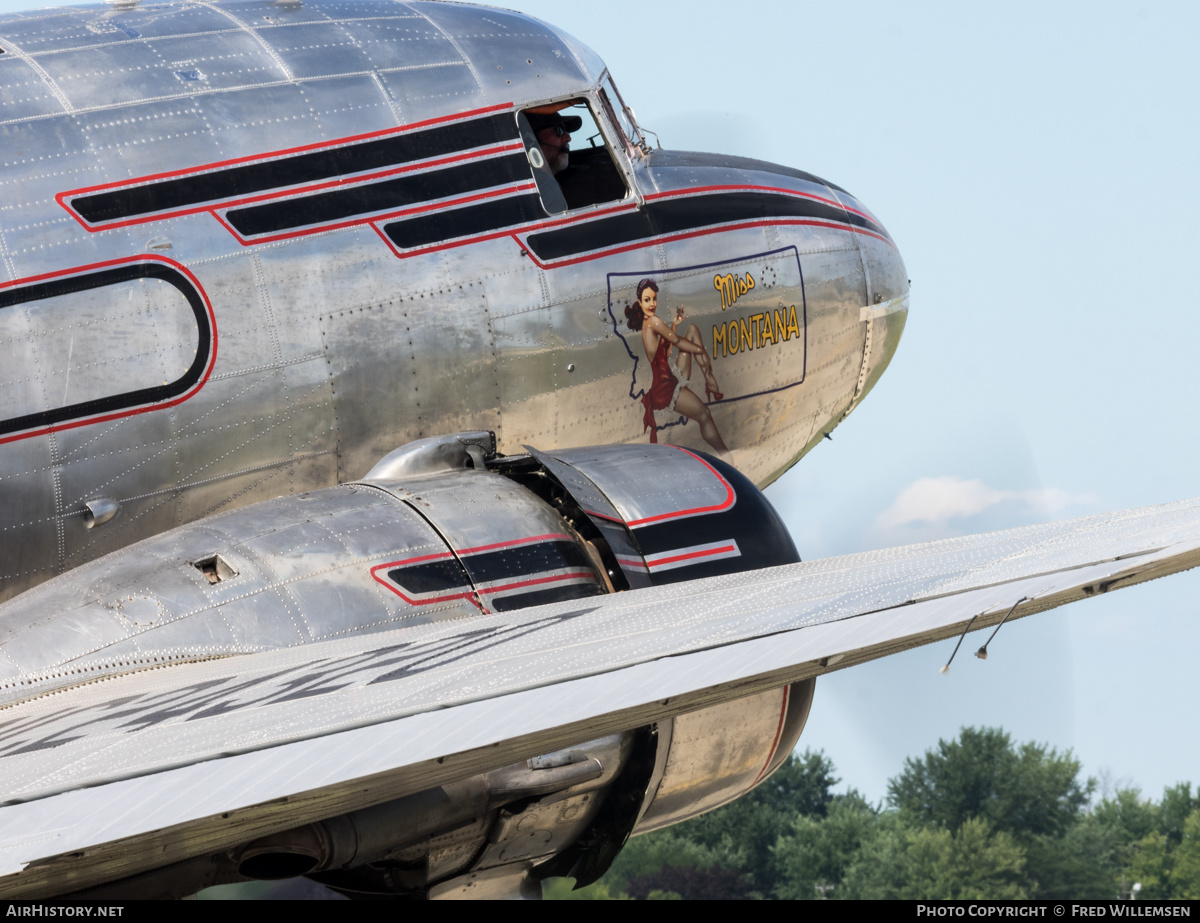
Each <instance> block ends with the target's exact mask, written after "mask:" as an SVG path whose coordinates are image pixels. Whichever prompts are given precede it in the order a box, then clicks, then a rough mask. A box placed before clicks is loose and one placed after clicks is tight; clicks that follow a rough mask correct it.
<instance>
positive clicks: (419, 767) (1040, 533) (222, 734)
mask: <svg viewBox="0 0 1200 923" xmlns="http://www.w3.org/2000/svg"><path fill="white" fill-rule="evenodd" d="M1081 562H1082V563H1081ZM1198 562H1200V501H1188V502H1185V503H1179V504H1173V505H1170V506H1166V507H1157V508H1149V509H1143V510H1131V511H1127V512H1124V513H1119V514H1111V515H1108V516H1099V517H1090V518H1087V519H1082V520H1076V521H1073V522H1067V523H1054V524H1050V525H1046V526H1036V527H1031V528H1026V529H1017V530H1012V531H1010V532H1005V533H995V534H992V535H984V536H973V537H970V538H965V539H952V540H949V541H943V542H935V543H930V544H927V545H917V546H910V547H908V548H901V549H892V550H889V551H884V552H869V553H865V554H860V555H851V556H847V557H844V558H837V559H830V560H827V561H818V562H811V563H806V564H796V565H789V566H786V567H780V568H775V569H772V570H768V571H758V572H750V573H745V574H739V575H734V576H728V577H718V578H713V579H710V580H705V581H697V582H695V583H690V584H683V585H677V586H672V587H657V588H651V589H647V590H641V591H636V592H630V593H625V594H620V595H618V596H613V597H606V598H603V599H597V600H586V601H575V602H573V603H562V604H556V605H552V606H546V607H543V608H540V609H532V610H526V611H523V612H519V613H508V614H506V615H504V616H503V617H481V618H476V619H471V620H469V621H467V622H460V623H456V624H444V623H443V624H441V625H426V626H417V627H415V628H413V629H410V630H406V631H397V632H390V633H387V634H380V635H376V636H374V637H373V638H371V639H362V640H359V639H354V640H350V641H336V642H326V643H323V644H316V645H310V646H307V647H304V648H300V649H292V650H285V651H277V652H273V653H269V654H255V655H246V656H244V657H239V658H231V659H228V660H224V661H218V662H212V663H206V664H194V665H190V666H186V667H179V668H174V669H172V670H169V671H157V672H154V673H147V674H143V675H140V676H126V677H122V678H118V679H114V680H110V681H107V682H104V683H95V684H92V685H90V686H87V687H82V688H78V689H74V690H66V691H63V692H61V693H56V694H52V695H48V696H44V697H42V698H40V699H38V700H34V701H31V702H27V703H25V704H22V705H19V706H16V707H14V708H11V709H8V710H7V713H6V722H5V726H4V729H3V731H2V732H0V749H2V750H3V753H2V754H0V767H3V771H2V772H0V778H2V779H3V780H4V785H5V788H6V791H5V793H4V795H3V796H2V797H3V798H4V800H6V801H10V802H11V801H14V800H18V799H25V800H26V803H24V804H10V805H8V806H6V807H4V808H2V809H0V843H4V844H6V845H5V846H4V847H2V848H0V876H3V877H0V891H3V892H5V893H10V894H30V895H32V894H39V893H46V892H47V889H50V888H52V887H53V888H57V889H58V890H60V891H61V890H62V888H63V885H62V882H63V881H64V880H70V881H73V882H77V883H79V884H77V885H76V886H82V883H86V882H88V881H98V880H102V878H104V877H112V876H113V874H114V872H115V873H119V874H128V873H129V872H130V871H133V870H136V869H137V868H141V867H147V864H148V863H150V864H154V865H160V864H162V862H163V861H174V859H178V858H183V857H185V856H187V855H197V854H200V853H202V852H204V851H207V850H211V849H213V848H221V847H222V845H232V843H234V842H241V841H244V840H245V839H246V838H247V837H248V836H250V835H254V834H256V833H259V832H262V833H265V832H268V831H270V830H273V829H281V828H283V827H285V826H286V827H291V826H295V825H297V824H299V823H304V822H306V821H307V820H310V819H313V818H316V817H319V816H328V815H330V814H332V813H336V812H337V811H339V810H342V809H344V808H345V807H346V806H347V805H353V806H357V805H359V804H367V803H376V802H379V801H383V800H386V799H388V798H392V797H398V796H399V795H402V794H405V793H408V792H413V791H418V790H420V789H422V788H423V787H427V786H428V785H430V784H437V783H439V782H442V781H446V780H448V779H452V778H461V777H465V776H467V775H469V774H471V773H472V772H475V771H480V770H482V769H487V768H490V767H494V766H495V765H501V764H503V763H504V762H506V761H512V760H516V759H521V758H524V757H528V756H530V755H533V754H536V753H538V752H545V751H546V750H549V749H553V748H554V747H558V746H563V745H566V744H569V743H571V742H573V741H576V740H580V739H587V738H590V737H595V736H598V735H600V734H605V733H612V732H616V731H619V730H622V729H625V728H629V727H634V726H638V725H640V724H645V723H647V722H651V721H655V720H659V719H662V718H666V717H668V716H670V715H673V714H677V713H679V712H684V711H688V710H693V709H696V708H700V707H705V706H707V705H712V704H716V703H719V702H722V701H728V700H730V699H733V698H738V697H743V696H746V695H749V694H753V693H755V692H758V691H763V690H766V689H769V688H771V687H773V686H778V685H782V684H784V683H790V682H796V681H798V680H801V679H804V678H806V677H809V676H813V675H817V674H819V673H823V672H828V671H829V670H830V669H840V668H842V667H844V666H848V665H851V664H854V663H858V662H860V661H864V660H868V659H872V658H875V657H880V656H884V655H886V654H888V653H892V652H894V651H897V650H901V649H904V648H908V647H913V646H916V645H919V644H924V643H928V642H930V641H933V640H937V639H940V638H945V637H950V636H953V635H954V634H956V633H958V632H960V631H962V630H963V628H964V627H965V626H966V625H967V624H968V622H969V621H970V620H971V619H973V618H974V619H975V621H974V626H975V627H977V628H983V627H989V626H991V625H993V624H995V623H996V622H998V621H999V620H1000V618H1001V617H1002V616H1003V615H1004V613H1005V612H1007V611H1008V609H1009V608H1010V607H1011V606H1012V605H1013V603H1015V602H1017V601H1019V600H1021V599H1025V600H1026V601H1025V602H1023V603H1021V606H1020V608H1019V609H1018V610H1017V612H1016V613H1015V615H1016V616H1018V617H1019V616H1021V615H1027V614H1031V613H1033V612H1037V611H1042V610H1044V609H1047V608H1051V607H1053V606H1056V605H1060V604H1062V603H1064V602H1070V601H1074V600H1077V599H1080V598H1083V597H1084V596H1086V595H1090V594H1094V593H1096V592H1104V591H1106V590H1107V589H1110V588H1114V587H1118V588H1119V587H1122V586H1126V585H1130V584H1133V583H1136V582H1140V581H1142V580H1146V579H1151V578H1153V577H1156V576H1161V575H1163V574H1166V573H1171V572H1174V571H1176V570H1181V569H1184V568H1188V567H1192V566H1195V564H1197V563H1198ZM364 641H365V642H367V643H364ZM239 751H240V752H239ZM346 753H354V754H355V758H354V760H352V761H347V760H346V758H345V754H346ZM214 759H215V760H218V761H219V762H217V763H213V762H203V761H205V760H209V761H211V760H214ZM81 786H91V787H87V788H81ZM281 798H286V799H287V801H288V805H289V807H288V810H287V811H286V812H283V814H284V815H285V817H284V818H283V819H281V817H280V813H279V811H278V804H276V805H274V806H273V805H270V804H268V802H270V801H272V800H274V799H281ZM231 811H233V812H241V813H240V815H239V822H238V823H236V824H232V825H231V821H230V819H229V812H231ZM164 831H165V832H164ZM214 844H215V846H214ZM47 860H50V861H47ZM30 863H36V864H33V865H30ZM23 868H24V869H25V871H23V872H22V869H23ZM64 876H66V877H64ZM76 876H78V877H76ZM95 876H100V877H95Z"/></svg>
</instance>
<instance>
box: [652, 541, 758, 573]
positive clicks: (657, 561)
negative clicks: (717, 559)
mask: <svg viewBox="0 0 1200 923" xmlns="http://www.w3.org/2000/svg"><path fill="white" fill-rule="evenodd" d="M736 550H737V547H736V546H735V545H725V546H724V547H722V548H709V549H706V550H705V551H690V552H688V553H687V554H677V555H675V556H674V557H670V558H654V559H650V560H647V561H646V563H647V564H649V565H650V569H651V570H654V568H656V567H662V565H664V564H674V563H675V562H676V561H690V560H691V559H692V558H707V557H709V556H711V555H714V554H724V553H725V552H727V551H736Z"/></svg>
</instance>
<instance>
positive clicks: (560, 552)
mask: <svg viewBox="0 0 1200 923" xmlns="http://www.w3.org/2000/svg"><path fill="white" fill-rule="evenodd" d="M797 560H799V557H798V555H797V554H796V550H795V547H794V545H793V544H792V541H791V538H790V537H789V536H788V533H787V530H786V529H785V528H784V526H783V524H782V522H781V521H780V520H779V517H778V515H777V514H776V513H775V511H774V510H773V509H772V508H771V506H770V504H769V503H768V502H767V500H766V499H765V498H764V497H763V495H762V493H761V492H760V491H759V490H758V489H757V488H755V486H754V485H753V484H752V483H750V482H749V481H748V480H747V479H746V478H745V477H743V476H742V475H741V474H739V473H738V472H737V471H736V470H735V469H734V468H732V467H731V466H730V465H728V464H726V463H724V462H722V461H720V460H719V459H715V458H711V457H708V456H706V455H703V454H701V453H697V452H692V451H689V450H686V449H681V448H677V447H673V446H655V445H633V446H601V447H593V448H577V449H567V450H560V451H555V452H552V453H549V452H540V451H538V450H536V449H533V448H528V449H527V452H526V453H524V454H521V455H513V456H499V455H497V453H496V451H495V440H494V437H493V436H492V434H490V433H486V432H477V433H463V434H456V435H453V436H447V437H441V438H435V439H426V440H421V441H419V442H417V443H412V444H409V445H407V446H404V447H401V448H400V449H397V450H396V451H395V452H393V453H391V454H389V455H388V456H386V457H385V458H384V459H382V460H381V461H380V463H379V464H378V465H376V466H375V468H373V469H372V470H371V472H369V473H368V475H367V476H366V477H365V478H363V479H362V480H361V481H358V482H356V483H352V484H346V485H342V486H339V487H333V488H328V489H324V490H318V491H313V492H311V493H307V494H302V495H298V496H292V497H280V498H276V499H274V500H270V501H267V502H264V503H259V504H255V505H253V506H248V507H244V508H242V509H239V510H235V511H231V512H229V513H225V514H222V515H218V516H212V517H209V518H207V519H204V520H200V521H198V522H195V523H192V524H191V525H188V526H183V527H181V528H178V529H175V530H172V531H170V532H167V533H164V534H162V535H159V536H156V537H154V538H152V539H149V540H147V541H144V542H141V543H139V544H137V545H133V546H131V547H129V548H126V549H123V550H121V551H118V552H115V553H113V554H111V555H108V556H106V557H104V558H101V559H98V560H96V561H94V562H92V563H89V564H86V565H84V566H82V567H80V568H78V569H76V570H74V571H72V572H70V573H68V574H65V575H63V576H62V577H59V578H56V579H54V580H51V581H49V582H47V583H45V584H43V585H42V586H40V587H38V588H36V589H34V590H31V591H29V592H27V593H25V594H23V595H21V596H19V597H17V598H15V599H13V600H11V601H9V602H7V603H4V604H3V605H0V638H2V639H3V643H2V645H0V704H5V703H12V702H17V701H20V700H22V699H24V698H26V697H29V696H32V695H44V694H46V693H47V692H52V691H53V690H55V689H57V688H61V687H64V686H67V685H74V684H77V683H80V682H85V681H93V680H96V679H101V678H104V677H110V676H115V675H119V674H122V673H129V672H134V671H137V670H140V669H148V668H161V667H162V666H163V665H166V664H171V663H180V662H187V661H195V660H202V659H207V658H211V657H217V656H229V655H233V654H238V653H244V652H257V651H263V650H270V649H274V648H281V647H289V646H294V645H298V644H305V643H311V642H316V641H321V640H325V639H330V638H336V637H345V636H347V635H353V634H367V633H372V632H380V631H385V630H391V629H395V628H399V627H403V626H404V625H413V624H420V623H426V622H435V621H443V620H448V619H465V618H470V617H472V616H475V615H478V614H479V613H481V612H482V613H503V612H506V611H511V610H515V609H519V608H524V607H528V606H535V605H540V604H543V603H551V602H558V601H562V600H570V599H582V598H587V597H594V596H598V595H602V594H605V593H610V592H620V591H623V590H628V589H637V588H641V587H646V586H651V585H661V584H667V583H676V582H681V581H687V580H694V579H697V578H700V577H707V576H713V575H718V574H725V573H731V572H735V571H742V570H748V569H754V568H760V567H768V566H774V565H777V564H785V563H791V562H794V561H797ZM811 698H812V681H811V680H810V681H808V682H806V683H802V684H798V685H796V686H792V687H785V688H782V689H778V690H773V691H771V692H768V693H762V694H758V695H755V696H751V697H749V698H746V699H742V700H739V701H737V702H732V703H726V704H723V705H719V706H714V707H711V708H707V709H704V710H701V711H697V712H692V713H690V714H686V715H680V716H678V717H676V718H674V719H673V720H671V721H667V722H660V723H659V724H658V725H656V726H654V727H648V728H632V729H630V730H629V731H628V732H626V733H625V734H621V735H617V736H616V737H614V738H605V739H603V740H600V741H593V742H590V743H587V744H581V745H579V746H578V747H575V748H571V749H570V750H569V751H563V752H562V753H560V754H548V755H545V756H543V757H539V758H537V759H534V760H529V761H527V762H526V763H521V764H517V765H516V766H510V767H499V768H497V769H496V770H494V771H492V772H490V773H487V774H485V775H483V776H479V777H476V778H473V779H468V780H464V781H462V782H461V783H455V785H453V786H447V787H446V788H444V789H437V790H431V791H430V792H425V793H419V794H418V795H413V796H409V797H408V798H407V799H402V800H401V802H395V803H389V804H386V805H379V806H376V807H374V808H369V809H365V810H363V811H358V812H355V813H354V814H352V815H344V816H342V817H340V818H330V819H328V820H326V821H323V822H322V823H320V824H316V825H308V826H306V827H303V828H299V829H297V830H295V831H287V832H284V833H280V834H277V835H273V836H272V837H270V838H268V839H267V840H265V841H255V842H252V843H248V844H244V845H243V846H242V847H239V848H238V849H236V850H232V851H230V852H228V853H223V854H221V855H219V856H214V857H207V858H202V859H200V860H196V861H195V862H191V863H185V864H184V865H182V866H180V867H178V868H175V869H173V870H169V871H164V872H163V873H162V875H158V876H157V877H155V876H156V875H157V873H154V874H152V875H151V876H149V877H145V876H143V878H142V879H141V881H140V884H139V887H145V888H148V889H149V892H148V893H154V894H158V895H161V896H170V895H178V894H183V893H190V891H194V890H195V889H196V887H199V886H201V885H204V884H211V883H214V882H215V881H217V880H222V881H228V880H240V879H245V878H251V877H273V876H274V875H276V874H280V873H284V872H286V873H289V874H292V873H305V874H310V875H312V876H313V877H317V878H319V879H321V880H325V881H326V882H328V883H329V884H331V885H333V886H335V887H338V888H339V889H341V890H343V891H345V892H347V893H354V894H370V893H409V892H415V893H429V894H442V895H446V896H451V895H453V894H457V893H478V892H479V891H480V888H482V887H483V885H484V883H487V887H486V888H483V890H484V891H485V892H486V893H489V894H490V893H502V892H504V891H505V890H508V891H512V892H515V893H525V892H527V891H528V890H529V888H530V887H531V883H532V882H535V881H536V879H537V878H539V877H544V876H546V875H550V874H571V875H574V876H575V877H576V878H577V879H579V880H580V881H583V882H586V881H588V880H594V879H595V878H596V877H598V876H599V875H600V874H602V873H603V871H604V870H605V868H607V865H608V863H609V862H611V860H612V858H613V857H614V856H615V855H616V851H617V850H619V848H620V846H621V844H622V843H623V842H624V841H625V839H626V838H627V837H628V836H629V835H630V833H631V832H642V831H646V830H651V829H656V828H658V827H662V826H666V825H668V824H673V823H677V822H678V821H680V820H683V819H685V818H687V817H690V816H693V815H695V814H698V813H701V812H703V811H707V810H711V809H712V808H714V807H717V806H719V805H720V804H724V803H726V802H728V801H730V800H732V799H733V798H736V797H737V796H739V795H741V794H743V793H744V792H746V791H748V790H749V789H750V788H752V787H753V786H754V785H756V784H758V783H759V782H761V781H762V780H764V779H765V778H766V777H767V776H769V775H770V773H771V772H772V771H774V769H775V768H776V767H777V766H778V765H779V764H780V763H781V762H782V760H783V759H784V758H786V756H787V754H788V753H789V752H790V751H791V749H792V746H793V745H794V744H795V741H796V738H797V737H798V736H799V733H800V731H801V729H802V728H803V724H804V720H805V718H806V717H807V714H808V707H809V704H810V703H811ZM563 754H567V755H563ZM392 828H395V829H396V831H397V835H396V836H395V837H394V838H391V837H390V834H389V833H388V831H389V830H391V829H392ZM635 828H636V831H635ZM401 831H403V832H402V833H401ZM439 844H440V845H439ZM447 844H449V845H447ZM209 859H211V860H212V861H208V860H209ZM381 870H382V871H381ZM214 876H215V877H214ZM155 889H157V890H155ZM489 889H490V890H489ZM97 893H98V894H99V893H113V892H111V891H109V890H107V889H103V890H102V891H101V892H97Z"/></svg>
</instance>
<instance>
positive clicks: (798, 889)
mask: <svg viewBox="0 0 1200 923" xmlns="http://www.w3.org/2000/svg"><path fill="white" fill-rule="evenodd" d="M879 828H880V818H879V812H878V811H877V810H876V809H875V808H874V807H872V806H871V805H870V804H868V803H867V801H866V800H865V799H864V798H863V797H862V796H861V795H859V794H858V793H857V792H851V793H850V794H848V795H845V796H842V797H840V798H835V799H834V801H833V803H832V804H831V805H830V807H829V809H828V813H827V814H826V816H825V817H823V818H822V817H817V816H812V815H803V814H801V815H797V816H795V818H794V819H793V821H792V829H791V830H790V831H788V833H786V834H784V835H782V836H780V837H779V839H778V840H777V841H776V844H775V849H774V853H775V862H776V869H777V883H776V886H775V889H774V893H775V896H776V897H780V898H784V899H787V900H812V899H815V898H817V897H819V896H820V895H821V892H819V891H818V890H817V889H818V887H822V888H823V887H826V886H828V885H834V886H835V889H836V883H837V882H840V881H841V880H842V879H843V878H844V877H845V874H846V871H847V870H848V869H849V868H850V865H851V864H852V863H853V862H854V861H855V859H856V858H857V856H858V855H859V852H860V851H861V850H862V848H863V846H864V844H867V843H869V842H871V841H872V840H873V839H874V838H875V836H876V835H877V834H878V832H879ZM836 896H839V897H840V895H836Z"/></svg>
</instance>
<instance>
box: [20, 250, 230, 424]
mask: <svg viewBox="0 0 1200 923" xmlns="http://www.w3.org/2000/svg"><path fill="white" fill-rule="evenodd" d="M144 262H152V263H166V264H167V265H168V266H171V267H172V268H174V269H177V270H178V271H179V272H180V273H182V274H183V275H184V276H186V277H187V279H188V281H189V282H191V283H192V285H194V286H195V287H196V291H197V292H199V293H200V299H201V300H202V301H203V302H204V309H205V311H207V313H208V325H209V329H210V330H211V331H212V349H211V351H210V353H209V356H208V365H207V366H206V367H205V369H204V374H203V375H201V376H200V380H199V381H197V382H196V383H195V384H194V385H192V387H191V388H189V389H188V390H187V391H186V392H184V393H183V394H181V395H179V396H178V397H176V398H172V399H171V400H169V401H161V402H159V403H155V404H147V405H146V406H144V407H134V408H127V409H125V410H117V411H113V412H112V413H106V414H103V415H101V416H97V417H83V418H80V419H78V420H70V421H68V422H65V423H52V424H50V425H49V426H42V427H38V428H37V429H30V430H26V431H25V432H22V433H14V434H12V435H10V436H5V437H3V438H0V445H4V444H5V443H9V442H16V441H17V440H19V439H30V438H32V437H34V436H43V435H45V434H46V433H59V432H63V431H65V430H69V429H78V428H79V427H81V426H91V425H92V424H93V423H107V422H109V421H110V420H120V419H123V418H125V417H133V416H137V415H138V414H141V413H148V412H149V411H151V410H163V409H165V408H167V407H175V406H177V405H179V404H182V403H183V402H184V401H186V400H189V399H190V398H192V397H194V396H195V395H196V394H197V393H198V392H199V391H200V389H201V388H203V387H204V386H205V385H206V384H207V383H208V378H209V376H210V375H212V370H213V367H214V366H215V365H216V363H217V318H216V315H215V314H214V313H213V307H212V302H211V301H209V300H208V293H207V292H205V291H204V286H202V285H201V284H200V280H199V279H197V278H196V276H195V275H194V274H193V273H192V271H191V270H190V269H188V268H187V267H186V266H184V265H183V264H182V263H178V262H176V261H175V260H173V259H170V258H169V257H165V256H157V255H154V254H149V253H143V254H141V255H139V256H126V257H121V258H120V259H116V260H105V261H104V262H101V263H89V264H88V265H86V266H74V267H72V268H70V269H57V270H55V271H53V272H44V273H40V274H39V275H36V276H26V277H25V278H23V279H14V280H12V281H11V282H2V283H0V289H4V288H12V287H14V286H21V285H30V284H32V283H35V282H41V281H44V280H46V279H56V278H59V277H60V276H70V275H78V274H82V273H87V272H93V271H95V270H97V269H106V268H108V267H109V266H120V265H122V264H124V263H144Z"/></svg>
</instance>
